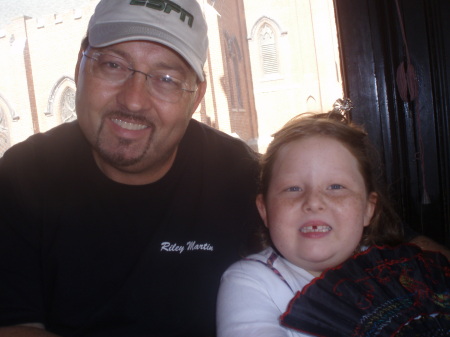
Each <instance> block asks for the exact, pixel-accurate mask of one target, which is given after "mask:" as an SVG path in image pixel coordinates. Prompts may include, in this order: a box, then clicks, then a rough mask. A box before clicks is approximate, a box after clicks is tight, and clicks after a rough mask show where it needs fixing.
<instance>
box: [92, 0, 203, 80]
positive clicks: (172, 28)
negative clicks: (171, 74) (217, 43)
mask: <svg viewBox="0 0 450 337" xmlns="http://www.w3.org/2000/svg"><path fill="white" fill-rule="evenodd" d="M88 36H89V44H90V45H91V46H92V47H96V48H100V47H106V46H109V45H112V44H115V43H120V42H126V41H136V40H144V41H152V42H158V43H161V44H163V45H165V46H167V47H169V48H171V49H173V50H174V51H176V52H177V53H178V54H180V55H181V56H182V57H183V58H184V59H185V60H186V62H187V63H189V64H190V66H191V67H192V68H193V69H194V71H195V72H196V74H197V76H198V77H199V79H200V80H201V81H204V80H205V79H204V76H203V66H204V64H205V61H206V57H207V50H208V35H207V25H206V21H205V17H204V15H203V12H202V9H201V7H200V5H199V3H198V2H197V0H174V1H169V0H131V1H130V0H101V1H100V2H99V3H98V5H97V7H96V8H95V12H94V14H93V15H92V17H91V19H90V21H89V26H88Z"/></svg>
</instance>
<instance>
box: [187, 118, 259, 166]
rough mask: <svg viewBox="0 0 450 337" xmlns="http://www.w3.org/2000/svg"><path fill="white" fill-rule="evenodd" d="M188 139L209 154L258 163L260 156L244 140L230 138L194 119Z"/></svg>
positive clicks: (188, 132) (188, 131)
mask: <svg viewBox="0 0 450 337" xmlns="http://www.w3.org/2000/svg"><path fill="white" fill-rule="evenodd" d="M186 139H187V140H188V141H189V142H190V143H192V144H195V145H196V146H197V147H201V148H202V149H203V150H204V151H206V152H209V154H213V153H215V154H220V155H221V156H222V158H224V157H225V158H229V157H236V156H239V157H241V158H247V159H251V160H255V161H256V160H257V158H258V156H259V155H258V153H257V152H256V151H254V150H253V149H252V148H251V147H250V146H249V145H247V144H246V143H245V142H244V141H243V140H242V139H240V138H237V137H233V136H230V135H228V134H226V133H225V132H222V131H220V130H217V129H214V128H213V127H211V126H208V125H206V124H204V123H202V122H199V121H197V120H194V119H192V120H191V122H190V124H189V127H188V130H187V132H186Z"/></svg>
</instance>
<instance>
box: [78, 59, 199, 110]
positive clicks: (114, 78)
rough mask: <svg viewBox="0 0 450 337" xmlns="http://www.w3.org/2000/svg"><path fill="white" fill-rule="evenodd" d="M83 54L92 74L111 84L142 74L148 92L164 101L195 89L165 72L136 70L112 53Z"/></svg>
mask: <svg viewBox="0 0 450 337" xmlns="http://www.w3.org/2000/svg"><path fill="white" fill-rule="evenodd" d="M83 56H85V57H87V58H88V59H89V60H90V62H89V63H90V64H89V71H90V73H91V74H92V75H93V76H95V77H97V78H101V79H102V80H106V81H108V82H110V83H111V84H113V85H122V84H123V83H125V82H126V81H127V80H128V79H129V78H130V77H131V76H133V75H134V74H135V73H140V74H142V75H144V76H145V79H146V81H145V83H146V87H147V90H148V92H149V94H150V95H152V96H154V97H156V98H159V99H161V100H163V101H166V102H170V103H176V102H178V101H179V100H180V98H181V96H182V95H183V93H184V92H196V91H197V88H195V89H190V88H188V87H187V84H186V83H184V82H183V81H181V80H179V79H177V78H175V77H172V76H170V75H168V74H167V73H165V72H161V71H159V72H154V73H152V74H147V73H144V72H142V71H139V70H136V69H134V68H133V67H132V66H131V64H130V63H129V62H128V61H127V60H124V59H123V58H120V57H117V56H114V55H109V54H104V53H100V52H94V53H92V54H91V55H88V54H87V52H86V51H83Z"/></svg>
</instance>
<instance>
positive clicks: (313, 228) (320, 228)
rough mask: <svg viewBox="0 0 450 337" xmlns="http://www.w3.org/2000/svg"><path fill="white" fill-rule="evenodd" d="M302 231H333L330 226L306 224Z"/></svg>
mask: <svg viewBox="0 0 450 337" xmlns="http://www.w3.org/2000/svg"><path fill="white" fill-rule="evenodd" d="M300 231H301V232H302V233H325V232H329V231H331V227H330V226H305V227H303V228H302V229H300Z"/></svg>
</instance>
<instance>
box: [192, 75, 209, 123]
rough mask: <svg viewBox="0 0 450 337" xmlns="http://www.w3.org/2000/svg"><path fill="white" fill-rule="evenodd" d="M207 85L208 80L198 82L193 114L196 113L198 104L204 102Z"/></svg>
mask: <svg viewBox="0 0 450 337" xmlns="http://www.w3.org/2000/svg"><path fill="white" fill-rule="evenodd" d="M206 87H207V84H206V80H205V81H203V82H199V83H198V84H197V91H196V92H195V100H194V104H193V105H192V112H191V116H192V115H193V114H194V112H195V110H197V108H198V106H199V105H200V103H201V102H202V99H203V96H205V92H206Z"/></svg>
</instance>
